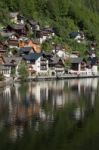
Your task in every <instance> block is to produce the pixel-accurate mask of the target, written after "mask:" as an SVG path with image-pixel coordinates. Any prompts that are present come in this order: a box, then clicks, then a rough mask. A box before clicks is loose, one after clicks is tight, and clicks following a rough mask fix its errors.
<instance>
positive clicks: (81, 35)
mask: <svg viewBox="0 0 99 150" xmlns="http://www.w3.org/2000/svg"><path fill="white" fill-rule="evenodd" d="M69 36H70V38H72V39H74V40H75V41H77V43H81V42H83V41H84V40H85V35H84V33H83V32H82V31H78V32H71V33H69Z"/></svg>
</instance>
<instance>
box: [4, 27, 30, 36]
mask: <svg viewBox="0 0 99 150" xmlns="http://www.w3.org/2000/svg"><path fill="white" fill-rule="evenodd" d="M6 30H7V31H8V32H15V33H16V34H17V35H19V36H24V35H27V32H28V29H27V27H26V25H25V24H12V25H8V26H7V28H6Z"/></svg>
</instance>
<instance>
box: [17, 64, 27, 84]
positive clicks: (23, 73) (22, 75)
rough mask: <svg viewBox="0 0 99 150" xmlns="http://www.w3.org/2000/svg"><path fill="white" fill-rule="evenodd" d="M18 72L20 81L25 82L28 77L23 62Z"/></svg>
mask: <svg viewBox="0 0 99 150" xmlns="http://www.w3.org/2000/svg"><path fill="white" fill-rule="evenodd" d="M18 72H19V76H20V79H21V81H25V80H26V79H27V77H28V67H27V65H26V63H25V62H24V61H22V62H21V63H20V65H19V67H18Z"/></svg>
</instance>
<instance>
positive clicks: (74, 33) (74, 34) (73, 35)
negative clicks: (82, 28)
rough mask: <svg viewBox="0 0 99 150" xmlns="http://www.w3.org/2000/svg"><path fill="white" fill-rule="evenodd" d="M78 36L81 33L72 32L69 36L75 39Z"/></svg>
mask: <svg viewBox="0 0 99 150" xmlns="http://www.w3.org/2000/svg"><path fill="white" fill-rule="evenodd" d="M78 34H79V32H71V33H69V36H70V38H75V37H76V36H77V35H78Z"/></svg>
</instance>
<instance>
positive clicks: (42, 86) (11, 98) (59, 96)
mask: <svg viewBox="0 0 99 150" xmlns="http://www.w3.org/2000/svg"><path fill="white" fill-rule="evenodd" d="M97 86H98V79H97V78H96V79H80V80H76V79H75V80H60V81H46V82H43V81H41V82H29V83H25V84H20V83H15V84H14V85H13V86H6V87H5V88H4V90H3V92H1V93H0V126H1V125H2V123H3V124H4V123H5V124H8V125H9V136H10V138H11V139H13V141H15V140H16V139H17V138H19V137H20V138H21V137H22V136H23V134H24V128H25V127H26V126H28V127H29V128H33V129H34V130H35V131H38V130H39V124H40V123H41V122H43V123H44V125H45V126H46V125H48V124H49V122H52V123H53V121H54V119H55V116H54V112H55V111H58V110H61V109H63V108H64V107H66V106H68V105H74V106H75V108H74V110H71V111H72V112H71V114H72V116H73V118H74V119H76V120H77V121H78V120H82V119H83V118H85V117H86V114H87V115H88V113H89V112H90V111H93V110H94V105H95V96H96V91H97Z"/></svg>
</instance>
